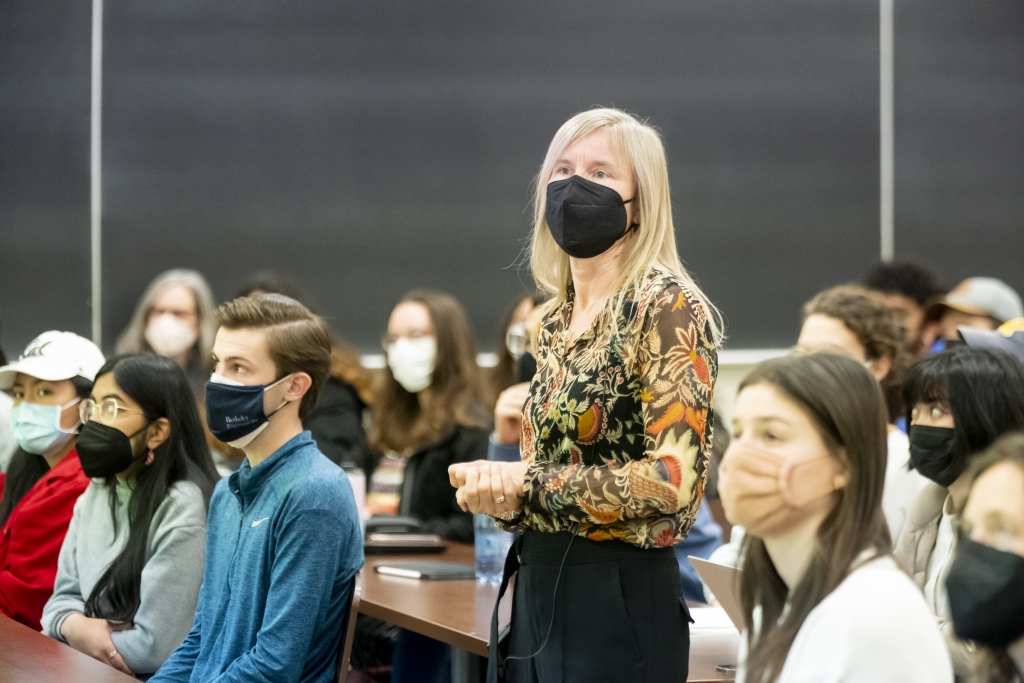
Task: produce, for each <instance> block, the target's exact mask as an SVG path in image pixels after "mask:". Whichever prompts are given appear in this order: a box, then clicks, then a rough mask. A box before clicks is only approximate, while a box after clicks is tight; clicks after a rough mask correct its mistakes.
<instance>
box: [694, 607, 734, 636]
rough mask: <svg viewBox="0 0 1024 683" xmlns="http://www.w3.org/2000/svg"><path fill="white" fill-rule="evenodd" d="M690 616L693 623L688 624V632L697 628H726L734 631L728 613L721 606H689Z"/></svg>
mask: <svg viewBox="0 0 1024 683" xmlns="http://www.w3.org/2000/svg"><path fill="white" fill-rule="evenodd" d="M690 616H691V617H692V618H693V623H692V624H690V632H691V633H692V632H693V631H697V630H710V629H728V630H729V631H732V632H733V633H736V627H735V626H734V625H733V623H732V620H731V619H730V618H729V615H728V614H726V613H725V610H724V609H722V608H721V607H691V608H690Z"/></svg>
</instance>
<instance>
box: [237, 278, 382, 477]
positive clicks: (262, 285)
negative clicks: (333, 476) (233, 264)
mask: <svg viewBox="0 0 1024 683" xmlns="http://www.w3.org/2000/svg"><path fill="white" fill-rule="evenodd" d="M258 294H283V295H284V296H287V297H291V298H292V299H295V300H296V301H298V302H299V303H303V302H304V299H305V297H303V295H302V293H301V292H300V291H299V290H298V288H297V287H295V286H294V285H293V284H292V283H290V282H288V281H287V280H285V279H284V278H283V277H281V276H280V275H277V274H276V273H269V272H267V273H258V274H257V275H255V276H253V278H252V279H250V280H249V281H248V282H246V283H245V285H243V286H242V289H241V290H240V291H239V293H238V296H239V297H243V296H256V295H258ZM372 404H373V375H372V374H371V373H370V371H369V370H367V369H366V368H364V367H363V366H362V364H361V363H360V360H359V354H357V353H356V352H355V351H354V350H353V349H351V348H350V347H349V346H348V344H346V343H345V342H344V341H343V340H342V339H341V338H340V337H339V336H338V335H337V334H335V333H333V332H332V333H331V374H330V376H329V377H328V378H327V382H326V383H325V384H324V388H323V391H321V392H320V398H319V399H317V402H316V406H315V407H314V408H313V410H312V411H311V412H310V413H309V415H307V416H306V417H305V418H304V419H303V420H302V426H303V427H305V428H306V429H308V430H309V431H310V432H311V433H312V434H313V440H314V441H315V442H316V446H317V448H319V449H320V452H321V453H323V454H324V455H326V456H327V458H328V460H330V461H331V462H333V463H336V464H338V465H341V466H343V467H346V468H348V467H359V468H361V469H362V470H363V471H364V472H367V473H369V472H370V470H371V467H370V452H369V448H368V447H367V445H366V430H365V429H363V413H364V411H365V410H366V409H367V408H368V407H369V406H370V405H372Z"/></svg>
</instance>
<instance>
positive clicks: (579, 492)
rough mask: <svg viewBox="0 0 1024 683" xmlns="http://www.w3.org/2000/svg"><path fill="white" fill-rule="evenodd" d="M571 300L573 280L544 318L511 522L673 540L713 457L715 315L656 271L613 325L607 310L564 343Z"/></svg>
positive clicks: (650, 543)
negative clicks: (711, 321) (517, 510)
mask: <svg viewBox="0 0 1024 683" xmlns="http://www.w3.org/2000/svg"><path fill="white" fill-rule="evenodd" d="M574 299H575V295H574V292H573V289H572V286H571V285H570V286H569V290H568V292H567V297H566V300H565V302H564V303H563V304H562V305H561V306H560V307H559V308H557V309H556V310H554V311H552V312H551V313H549V314H548V315H547V316H546V317H545V318H544V320H543V321H542V323H541V329H540V334H539V337H538V343H537V366H538V371H537V374H536V376H535V377H534V379H533V383H532V385H531V386H530V397H529V399H528V400H527V402H526V405H525V406H524V408H523V433H522V440H521V444H520V448H521V450H522V457H523V459H524V460H526V461H527V462H529V467H528V468H527V472H526V480H525V483H524V494H525V497H524V500H523V512H522V513H521V514H520V515H519V516H517V517H516V518H515V519H513V520H512V521H510V522H507V523H503V524H502V525H503V526H504V527H505V528H506V529H533V530H536V531H548V532H553V531H575V532H576V533H578V534H579V535H581V536H584V537H586V538H589V539H592V540H595V541H604V540H612V539H614V540H619V541H624V542H626V543H631V544H633V545H637V546H640V547H642V548H664V547H668V546H672V545H675V544H676V543H678V542H679V541H681V540H682V539H683V538H684V537H685V536H686V534H687V532H688V531H689V530H690V526H691V525H692V524H693V521H694V519H695V518H696V516H697V510H698V508H699V507H700V502H701V498H702V496H703V490H704V480H705V478H706V475H707V463H708V458H709V455H710V453H711V438H712V434H711V424H712V415H711V393H712V390H713V389H714V385H715V378H716V376H717V374H718V355H717V353H716V351H715V347H714V344H713V342H712V341H711V329H710V326H709V325H708V321H707V316H706V311H705V309H704V307H703V305H702V304H701V303H700V302H699V300H698V299H697V298H696V297H694V296H693V294H692V292H691V291H690V290H689V289H688V288H687V286H686V285H684V284H683V283H681V282H680V281H679V280H678V279H676V278H675V277H674V276H671V275H668V274H665V273H663V272H661V271H658V270H655V271H653V272H652V273H651V274H650V275H649V276H648V278H647V279H646V280H645V282H644V284H643V286H642V287H641V288H640V290H639V291H636V290H632V289H631V290H627V291H626V292H625V303H624V304H623V306H622V311H621V313H620V314H619V315H618V317H617V319H616V321H615V326H614V328H612V326H611V325H609V324H608V316H609V315H610V313H603V314H601V315H598V316H597V318H596V319H595V321H594V324H593V325H592V326H591V327H590V329H589V330H588V331H587V332H585V333H584V334H582V335H581V336H580V337H579V338H578V339H576V340H574V341H573V342H572V344H567V342H568V339H569V323H570V320H571V319H572V309H573V302H574ZM499 522H500V520H499ZM577 525H578V527H577Z"/></svg>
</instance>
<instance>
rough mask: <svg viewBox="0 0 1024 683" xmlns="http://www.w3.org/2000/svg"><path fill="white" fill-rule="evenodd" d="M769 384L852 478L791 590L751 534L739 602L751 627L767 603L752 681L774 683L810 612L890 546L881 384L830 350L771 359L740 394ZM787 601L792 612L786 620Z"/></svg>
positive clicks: (752, 650)
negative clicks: (857, 566)
mask: <svg viewBox="0 0 1024 683" xmlns="http://www.w3.org/2000/svg"><path fill="white" fill-rule="evenodd" d="M755 384H769V385H771V386H773V387H775V388H776V389H778V390H779V391H781V392H782V393H783V394H785V395H786V396H787V397H789V399H790V400H792V401H793V402H794V403H796V404H797V405H798V406H799V407H800V408H801V409H802V410H803V411H804V412H805V413H806V414H807V416H808V417H809V418H810V419H811V421H812V422H813V423H814V424H815V426H816V427H817V429H818V432H819V434H820V435H821V438H822V440H823V441H824V442H825V445H826V446H827V447H828V449H829V451H830V452H831V453H832V456H833V457H835V458H836V459H837V460H839V461H840V462H842V463H843V464H844V465H846V468H847V471H848V473H849V483H848V484H847V485H846V487H845V488H842V489H840V490H839V491H837V492H836V494H835V495H836V504H835V507H833V508H832V511H831V512H830V513H829V514H828V516H827V517H826V518H825V520H824V521H823V522H822V523H821V526H820V527H819V528H818V534H817V539H816V543H815V547H814V554H813V555H812V557H811V561H810V563H809V564H808V566H807V571H806V572H805V573H804V575H803V578H801V579H800V583H798V584H797V585H796V586H795V587H794V588H793V590H792V592H790V590H789V588H788V587H787V586H786V584H785V582H784V581H783V580H782V578H781V577H780V576H779V573H778V571H777V570H776V569H775V564H774V563H773V562H772V560H771V557H770V556H769V555H768V551H767V549H766V548H765V545H764V541H763V540H761V539H760V538H757V537H755V536H750V535H748V536H746V539H745V540H744V542H743V549H742V556H743V557H744V561H743V572H742V574H741V577H740V602H741V605H742V607H743V614H744V617H745V619H746V622H747V624H753V623H754V621H753V614H754V608H755V607H758V606H760V607H761V622H760V629H759V630H758V631H757V632H755V631H754V629H753V628H751V629H750V630H749V631H748V634H747V638H748V645H749V655H748V657H747V680H748V681H756V682H758V683H760V682H761V681H765V680H775V678H776V677H778V675H779V673H780V672H781V671H782V667H783V665H784V664H785V662H786V657H787V656H788V655H789V649H790V647H792V645H793V640H794V639H795V638H796V634H797V632H798V631H799V630H800V627H801V626H802V625H803V623H804V620H805V619H806V618H807V615H808V614H809V613H810V612H811V610H812V609H814V608H815V607H816V606H817V605H818V604H819V603H820V602H821V601H822V600H823V599H824V598H825V597H826V596H827V595H828V594H829V593H831V592H832V591H833V590H835V589H836V587H837V586H839V584H840V583H842V581H843V579H845V578H846V576H847V575H848V574H849V572H850V569H851V567H852V565H853V563H854V561H856V560H857V558H858V557H859V556H860V555H861V553H863V552H864V551H865V550H871V551H873V552H874V555H875V556H878V555H884V554H887V553H889V552H890V551H891V548H892V541H891V539H890V537H889V527H888V526H887V525H886V522H885V517H884V516H883V514H882V485H883V484H884V482H885V463H886V450H887V449H886V423H887V420H886V408H885V400H884V398H883V396H882V390H881V388H879V386H878V382H876V381H875V379H874V377H872V376H871V373H869V372H868V371H867V370H866V369H865V368H864V367H863V366H862V365H861V364H860V363H858V362H856V361H854V360H851V359H849V358H845V357H843V356H837V355H832V354H827V353H812V354H808V355H796V356H786V357H783V358H776V359H773V360H769V361H765V362H764V363H761V364H759V365H758V366H757V367H755V368H754V370H753V371H752V372H751V373H750V374H749V375H747V377H746V379H744V380H743V382H742V383H741V384H740V391H742V390H743V389H745V388H746V387H749V386H753V385H755ZM787 601H788V602H789V609H788V611H787V612H786V615H785V618H784V619H783V620H782V621H781V623H780V622H779V619H780V617H782V614H783V610H784V609H785V608H786V604H787Z"/></svg>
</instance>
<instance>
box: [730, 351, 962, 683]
mask: <svg viewBox="0 0 1024 683" xmlns="http://www.w3.org/2000/svg"><path fill="white" fill-rule="evenodd" d="M885 427H886V413H885V407H884V402H883V398H882V393H881V390H880V389H879V386H878V383H877V381H875V379H874V378H873V377H872V376H871V375H870V374H869V373H868V371H867V370H866V369H865V368H864V367H863V365H861V364H860V363H857V362H856V361H853V360H851V359H849V358H844V357H841V356H838V355H832V354H823V353H815V354H808V355H799V356H789V357H785V358H778V359H774V360H771V361H767V362H765V363H762V364H760V365H759V366H757V367H756V368H754V370H753V372H752V373H751V374H750V375H749V376H748V377H747V378H746V379H745V380H744V381H743V383H742V384H741V385H740V394H739V397H738V398H737V402H736V408H735V417H734V418H733V424H732V431H733V441H732V444H731V445H730V447H729V450H728V451H727V452H726V454H725V457H724V459H723V461H722V466H721V471H720V477H719V492H720V494H721V496H722V503H723V505H724V507H725V512H726V515H727V516H728V518H729V521H731V522H733V523H734V524H742V525H744V527H745V528H746V532H747V535H746V537H745V540H744V544H743V550H742V556H743V558H744V559H743V564H742V569H743V572H742V576H741V579H740V602H741V604H742V608H743V612H744V615H745V618H746V622H747V624H750V625H752V627H751V628H749V629H747V630H746V631H745V634H744V638H743V641H742V647H741V651H740V662H739V670H738V676H737V682H738V683H744V682H746V683H766V682H768V681H773V682H775V681H777V682H778V683H797V682H798V681H799V682H803V681H815V682H816V683H831V682H835V683H838V682H839V681H842V682H844V683H949V682H951V681H952V680H953V672H952V668H951V666H950V661H949V655H948V654H947V652H946V649H945V647H944V645H943V641H942V636H941V635H940V633H939V630H938V627H937V626H936V624H935V621H934V619H933V618H932V617H931V615H930V613H929V611H928V608H927V606H926V605H925V603H924V600H923V599H922V597H921V594H920V592H919V591H918V589H917V588H916V586H914V584H913V582H911V581H910V579H909V578H908V577H907V576H906V575H905V574H904V573H903V572H902V571H900V570H899V568H898V567H897V566H896V564H895V562H894V561H893V559H892V557H891V556H890V554H889V550H890V540H889V532H888V528H887V526H886V522H885V517H884V515H883V514H882V506H881V502H882V486H883V482H884V479H885V453H886V432H885Z"/></svg>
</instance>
